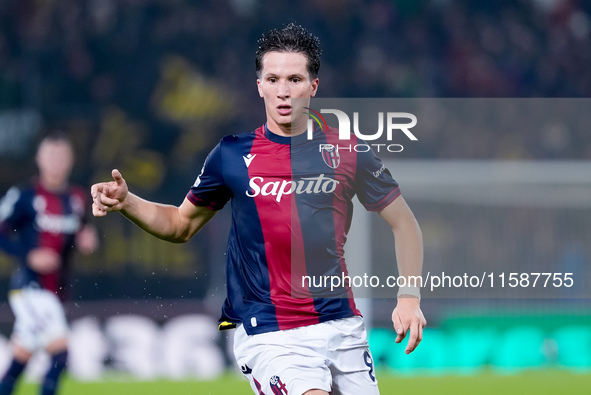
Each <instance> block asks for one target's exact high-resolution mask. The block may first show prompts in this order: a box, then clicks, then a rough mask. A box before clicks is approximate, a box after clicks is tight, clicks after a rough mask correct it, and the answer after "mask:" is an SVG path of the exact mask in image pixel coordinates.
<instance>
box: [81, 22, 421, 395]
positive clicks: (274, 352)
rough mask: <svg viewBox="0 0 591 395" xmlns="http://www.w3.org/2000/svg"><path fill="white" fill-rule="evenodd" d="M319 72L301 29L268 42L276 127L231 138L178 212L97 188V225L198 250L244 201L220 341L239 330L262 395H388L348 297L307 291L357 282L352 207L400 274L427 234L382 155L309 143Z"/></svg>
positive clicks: (233, 239)
mask: <svg viewBox="0 0 591 395" xmlns="http://www.w3.org/2000/svg"><path fill="white" fill-rule="evenodd" d="M319 66H320V49H319V45H318V39H317V38H316V37H314V36H313V35H312V34H310V33H309V32H307V31H306V30H305V29H304V28H302V27H301V26H296V25H294V24H290V25H288V26H286V27H285V28H283V29H282V30H271V31H270V32H268V33H266V34H265V35H263V37H262V38H261V39H260V40H259V47H258V50H257V53H256V72H257V77H258V79H257V85H258V91H259V94H260V96H261V97H262V98H263V101H264V104H265V110H266V118H267V120H266V123H265V124H264V125H263V126H261V127H259V128H257V129H256V130H254V131H252V132H250V133H242V134H238V135H235V136H226V137H224V138H223V139H222V140H221V141H220V143H219V144H218V145H217V146H216V147H215V148H214V149H213V150H212V151H211V153H210V154H209V156H208V157H207V159H206V161H205V165H204V167H203V169H202V170H201V174H200V175H199V176H198V177H197V180H196V182H195V184H194V185H193V187H192V188H191V189H190V191H189V192H188V194H187V196H186V198H185V199H184V201H183V203H182V204H181V205H180V206H178V207H176V206H172V205H164V204H158V203H153V202H149V201H146V200H144V199H141V198H140V197H138V196H136V195H134V194H132V193H131V192H129V190H128V187H127V184H126V182H125V180H124V179H123V177H122V175H121V173H120V172H119V171H118V170H116V169H115V170H113V171H112V177H113V181H110V182H105V183H99V184H95V185H93V186H92V189H91V194H92V197H93V214H94V215H95V216H98V217H100V216H104V215H106V214H107V213H108V212H112V211H120V212H121V213H122V214H123V215H124V216H126V217H127V218H129V219H130V220H131V221H133V222H134V223H135V224H137V225H138V226H139V227H141V228H142V229H144V230H145V231H147V232H149V233H151V234H153V235H155V236H157V237H159V238H161V239H164V240H169V241H171V242H186V241H187V240H189V239H190V238H191V237H192V236H193V235H194V234H195V233H197V232H198V231H199V230H200V229H201V228H202V227H203V226H204V225H205V224H206V223H207V222H208V221H209V220H210V219H211V218H212V217H213V216H214V215H215V213H216V212H217V211H218V210H220V209H221V208H222V207H223V206H224V205H225V204H226V203H227V202H228V201H230V200H231V201H232V227H231V230H230V237H229V240H228V247H227V258H226V273H227V298H226V301H225V303H224V306H223V308H222V316H221V318H220V329H227V328H233V327H236V332H235V337H234V339H235V346H234V353H235V357H236V361H237V362H238V365H239V366H240V367H241V369H242V372H243V373H244V374H245V376H247V377H248V379H249V381H250V384H251V387H252V390H253V391H254V393H255V394H267V395H270V394H283V395H285V394H290V395H301V394H306V395H322V394H324V395H326V394H328V393H329V392H330V393H332V394H335V395H336V394H342V395H345V394H350V395H359V394H364V395H370V394H378V387H377V382H376V378H375V372H374V368H373V361H372V358H371V354H370V353H369V349H368V344H367V339H366V330H365V326H364V323H363V320H362V318H361V314H360V312H359V310H357V308H356V307H355V302H354V300H353V298H352V294H351V289H350V286H349V284H345V286H342V287H339V288H337V289H334V290H329V289H327V287H322V286H320V287H318V286H315V285H313V284H301V281H302V276H309V275H328V276H332V275H336V276H341V275H343V274H346V266H345V262H344V258H343V255H344V251H343V246H344V243H345V239H346V234H347V231H348V228H349V225H350V223H351V222H350V221H351V216H352V203H351V199H352V198H353V196H354V195H357V196H358V198H359V200H360V201H361V203H362V204H363V205H364V206H365V207H366V208H367V209H368V210H373V211H377V212H378V213H379V214H380V215H381V216H382V217H383V218H384V219H385V220H386V222H387V223H388V224H389V225H390V226H391V228H392V230H393V232H394V236H395V241H396V254H397V261H398V269H399V272H400V275H403V276H418V275H420V274H421V268H422V237H421V232H420V229H419V226H418V224H417V222H416V220H415V217H414V215H413V214H412V212H411V210H410V209H409V207H408V206H407V204H406V203H405V201H404V199H403V198H402V196H400V190H399V188H398V184H397V183H396V182H395V181H394V180H393V179H392V177H391V175H390V173H389V171H388V170H387V169H385V168H384V167H383V165H382V163H381V162H380V161H379V159H378V158H377V157H376V156H375V155H374V154H373V152H364V153H361V152H359V153H358V152H350V151H340V152H335V151H334V150H333V151H330V150H329V151H327V152H320V151H319V142H320V143H324V144H334V145H338V141H337V138H338V132H335V131H334V130H320V129H317V130H316V131H314V139H313V140H308V139H307V137H306V130H307V119H308V118H307V116H306V115H304V111H303V108H302V107H306V106H307V103H309V101H310V98H311V97H313V96H314V95H315V94H316V91H317V89H318V84H319V80H318V69H319ZM292 99H300V100H299V101H296V100H292ZM301 101H304V103H301ZM296 102H299V104H296ZM351 138H354V136H351ZM348 143H351V144H355V141H348ZM419 304H420V295H419V292H418V289H416V288H413V287H407V288H405V289H404V290H402V291H401V292H399V298H398V303H397V306H396V308H395V309H394V311H393V313H392V320H393V324H394V328H395V330H396V332H397V335H398V336H397V338H396V341H397V342H401V341H402V340H403V339H404V337H405V336H406V335H407V334H408V333H409V331H410V335H409V341H408V345H407V347H406V352H407V353H410V352H412V351H413V350H414V349H415V348H416V347H417V345H418V344H419V342H420V341H421V338H422V331H423V327H424V326H425V325H426V321H425V318H424V317H423V314H422V312H421V309H420V305H419Z"/></svg>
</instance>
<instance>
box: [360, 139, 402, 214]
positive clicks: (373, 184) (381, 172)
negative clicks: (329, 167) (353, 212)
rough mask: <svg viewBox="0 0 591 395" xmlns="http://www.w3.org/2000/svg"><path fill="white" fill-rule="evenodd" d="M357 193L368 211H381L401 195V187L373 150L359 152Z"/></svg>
mask: <svg viewBox="0 0 591 395" xmlns="http://www.w3.org/2000/svg"><path fill="white" fill-rule="evenodd" d="M355 193H356V194H357V197H358V198H359V201H360V202H361V204H363V206H364V207H365V209H366V210H368V211H381V210H383V209H385V208H386V207H387V206H388V205H389V204H390V203H392V202H393V201H394V200H395V199H396V198H397V197H398V196H400V187H399V186H398V183H397V182H396V181H395V180H394V179H393V178H392V175H391V174H390V171H389V170H388V169H387V168H386V166H385V165H384V164H383V163H382V161H381V160H380V159H379V158H378V157H377V156H376V155H375V153H374V152H373V151H372V150H369V151H367V152H359V153H358V155H357V172H356V175H355Z"/></svg>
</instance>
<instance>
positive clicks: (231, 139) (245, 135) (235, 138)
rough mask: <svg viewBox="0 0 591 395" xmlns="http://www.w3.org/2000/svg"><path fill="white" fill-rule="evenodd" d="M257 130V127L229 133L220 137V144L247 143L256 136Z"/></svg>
mask: <svg viewBox="0 0 591 395" xmlns="http://www.w3.org/2000/svg"><path fill="white" fill-rule="evenodd" d="M257 132H258V129H256V130H251V131H249V132H242V133H238V134H229V135H226V136H224V137H222V139H221V140H220V144H224V145H236V144H241V143H249V142H251V141H252V140H254V139H255V138H256V135H257Z"/></svg>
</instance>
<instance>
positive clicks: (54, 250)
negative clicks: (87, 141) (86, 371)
mask: <svg viewBox="0 0 591 395" xmlns="http://www.w3.org/2000/svg"><path fill="white" fill-rule="evenodd" d="M36 163H37V167H38V169H39V177H38V178H37V179H35V180H33V181H32V182H31V183H29V184H27V185H25V186H22V187H12V188H11V189H10V190H9V191H8V192H7V194H6V196H5V197H4V198H3V199H2V201H1V203H0V247H2V249H3V250H4V251H6V252H8V253H9V254H13V255H15V256H16V258H17V260H18V266H17V267H16V269H15V270H14V272H13V275H12V278H11V283H10V291H9V295H8V300H9V302H10V307H11V308H12V311H13V313H14V316H15V323H14V329H13V333H12V336H11V341H12V346H13V359H12V362H11V364H10V366H9V368H8V370H7V371H6V373H5V374H4V376H3V377H2V381H0V395H7V394H11V393H12V391H13V388H14V384H15V381H16V380H17V378H18V377H19V376H20V374H21V373H22V372H23V370H24V368H25V366H26V364H27V362H28V361H29V359H30V358H31V356H32V355H33V353H34V352H35V351H37V350H41V349H45V350H46V351H47V352H48V353H49V354H50V356H51V365H50V368H49V370H48V371H47V374H46V375H45V378H44V380H43V384H42V389H41V393H42V394H43V395H50V394H54V393H55V392H56V390H57V386H58V381H59V378H60V375H61V373H62V372H63V370H64V368H65V367H66V362H67V356H68V342H67V333H68V327H67V323H66V316H65V313H64V309H63V307H62V304H61V299H63V298H64V297H65V296H66V291H67V286H68V285H67V278H68V277H67V274H68V269H69V260H70V255H71V253H72V251H73V248H74V247H77V248H78V250H79V251H80V252H82V253H85V254H88V253H91V252H92V251H94V250H95V248H96V247H97V244H98V238H97V236H96V231H95V230H94V228H93V227H92V226H91V225H88V224H86V221H85V216H86V214H85V211H86V209H85V207H86V203H85V202H86V201H87V200H86V193H84V191H83V189H82V188H78V187H74V186H71V185H69V183H68V179H69V176H70V171H71V169H72V166H73V164H74V150H73V147H72V144H71V142H70V141H69V140H68V138H67V137H66V136H65V135H63V134H60V133H54V134H51V135H48V136H46V137H45V138H44V139H43V140H42V141H41V143H40V144H39V147H38V150H37V155H36Z"/></svg>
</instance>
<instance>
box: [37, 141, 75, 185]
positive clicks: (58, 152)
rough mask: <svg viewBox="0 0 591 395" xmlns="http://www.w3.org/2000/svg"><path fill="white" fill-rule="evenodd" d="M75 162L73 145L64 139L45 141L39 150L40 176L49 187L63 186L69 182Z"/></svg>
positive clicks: (38, 164)
mask: <svg viewBox="0 0 591 395" xmlns="http://www.w3.org/2000/svg"><path fill="white" fill-rule="evenodd" d="M73 164H74V153H73V152H72V147H71V146H70V145H69V144H68V143H66V142H63V141H44V142H42V143H41V145H40V146H39V150H38V151H37V167H38V168H39V177H40V178H41V181H42V182H43V184H44V185H45V186H46V187H48V188H55V189H58V188H62V187H64V186H65V185H66V184H67V183H68V178H69V177H70V172H71V170H72V166H73Z"/></svg>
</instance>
